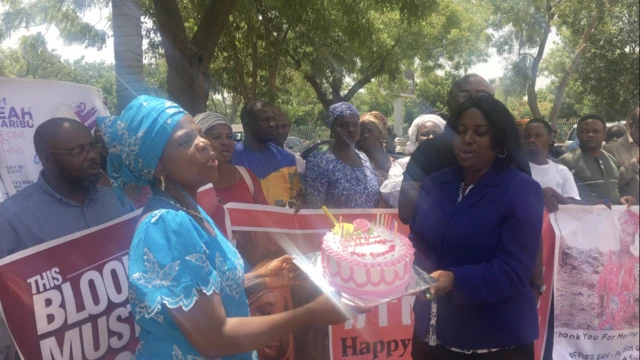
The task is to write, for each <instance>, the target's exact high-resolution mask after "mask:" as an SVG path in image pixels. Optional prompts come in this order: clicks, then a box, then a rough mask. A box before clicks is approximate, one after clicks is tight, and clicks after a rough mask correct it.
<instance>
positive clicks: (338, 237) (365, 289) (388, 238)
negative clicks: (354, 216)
mask: <svg viewBox="0 0 640 360" xmlns="http://www.w3.org/2000/svg"><path fill="white" fill-rule="evenodd" d="M376 224H379V221H377V222H376ZM414 252H415V251H414V249H413V245H412V244H411V242H410V241H409V239H407V237H405V236H403V235H401V234H397V230H396V231H392V230H390V229H388V228H387V227H385V226H384V222H383V224H381V225H374V224H370V223H369V222H368V221H367V220H363V219H359V220H356V221H355V222H354V223H353V224H338V225H336V227H335V228H334V229H333V230H332V231H331V232H328V233H327V234H326V235H325V236H324V239H323V241H322V249H321V254H322V255H321V256H322V266H323V270H324V274H325V276H326V278H327V280H328V281H329V283H330V284H331V286H332V287H334V288H335V289H337V290H339V291H341V292H343V293H347V294H350V295H354V296H372V297H394V296H401V295H403V294H404V292H405V291H406V287H407V284H408V283H409V281H410V280H411V279H412V277H413V258H414Z"/></svg>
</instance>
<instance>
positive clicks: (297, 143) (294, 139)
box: [284, 136, 304, 150]
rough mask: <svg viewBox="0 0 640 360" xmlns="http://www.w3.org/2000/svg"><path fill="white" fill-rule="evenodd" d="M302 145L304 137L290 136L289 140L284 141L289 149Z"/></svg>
mask: <svg viewBox="0 0 640 360" xmlns="http://www.w3.org/2000/svg"><path fill="white" fill-rule="evenodd" d="M302 145H304V141H302V139H300V138H297V137H295V136H289V137H288V138H287V140H286V141H285V142H284V147H285V148H287V149H289V150H293V149H295V148H297V147H300V146H302Z"/></svg>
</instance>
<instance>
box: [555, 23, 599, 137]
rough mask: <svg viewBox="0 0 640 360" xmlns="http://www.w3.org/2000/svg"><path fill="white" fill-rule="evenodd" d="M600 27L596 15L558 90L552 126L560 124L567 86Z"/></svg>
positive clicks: (583, 36)
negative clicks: (592, 37)
mask: <svg viewBox="0 0 640 360" xmlns="http://www.w3.org/2000/svg"><path fill="white" fill-rule="evenodd" d="M597 25H598V14H596V15H594V16H593V18H592V19H591V21H590V22H589V25H588V26H587V28H586V29H585V30H584V33H583V34H582V38H581V39H580V44H578V47H577V48H576V51H575V53H574V54H573V57H572V58H571V62H570V63H569V67H567V70H566V71H565V73H564V75H563V76H562V79H561V80H560V84H559V85H558V89H557V90H556V97H555V99H554V100H553V107H552V108H551V114H550V115H549V122H551V123H552V124H556V125H557V123H558V113H559V112H560V106H561V105H562V101H563V100H564V93H565V92H566V91H567V86H569V81H570V80H571V74H572V73H573V71H574V70H575V69H576V67H577V66H578V63H579V62H580V59H581V58H582V54H584V50H585V49H586V47H587V44H588V42H589V39H590V38H591V35H593V33H594V31H595V29H596V26H597Z"/></svg>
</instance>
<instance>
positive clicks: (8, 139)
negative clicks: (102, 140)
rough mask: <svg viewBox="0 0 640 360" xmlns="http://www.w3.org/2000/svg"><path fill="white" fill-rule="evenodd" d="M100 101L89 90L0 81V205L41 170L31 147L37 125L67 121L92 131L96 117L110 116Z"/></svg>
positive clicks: (99, 96) (39, 82)
mask: <svg viewBox="0 0 640 360" xmlns="http://www.w3.org/2000/svg"><path fill="white" fill-rule="evenodd" d="M52 94H55V95H56V96H51V95H52ZM102 100H103V97H102V93H101V92H100V89H98V88H95V87H92V86H87V85H80V84H74V83H68V82H63V81H51V80H34V79H17V78H4V77H0V158H1V159H0V160H1V161H0V164H3V165H4V170H3V171H0V181H1V182H2V183H3V184H2V185H1V186H0V201H1V200H2V199H3V198H6V197H7V196H9V194H12V193H13V192H14V190H15V191H20V189H22V188H24V187H25V186H27V185H30V184H32V183H34V182H35V181H36V180H37V179H38V174H39V173H40V169H41V166H40V160H39V159H38V157H37V156H36V152H35V149H34V147H33V134H34V132H35V130H36V127H38V125H40V124H41V123H42V122H44V121H46V120H48V119H50V118H54V117H66V118H70V119H75V120H78V121H81V122H82V123H83V124H85V125H87V127H88V128H89V129H90V130H93V128H94V127H95V125H96V117H97V116H102V115H109V111H108V110H107V107H106V106H105V105H104V103H103V101H102Z"/></svg>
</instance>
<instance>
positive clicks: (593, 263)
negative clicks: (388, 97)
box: [556, 210, 638, 330]
mask: <svg viewBox="0 0 640 360" xmlns="http://www.w3.org/2000/svg"><path fill="white" fill-rule="evenodd" d="M637 216H638V215H637V214H636V213H634V212H633V211H631V210H626V211H623V212H621V213H620V215H619V216H617V221H618V231H617V236H616V235H615V234H612V236H611V237H610V238H608V239H599V241H594V243H593V244H591V245H592V246H590V247H588V248H587V247H584V246H581V245H582V244H575V243H574V242H573V241H572V240H573V239H572V237H568V238H563V239H562V240H563V241H562V242H563V244H564V246H563V247H562V248H561V252H560V254H559V260H558V263H559V267H558V271H559V273H560V275H561V276H559V278H558V298H557V300H556V304H557V305H556V306H557V307H558V308H559V310H560V311H559V312H558V314H559V315H560V316H559V320H560V321H559V323H557V324H556V327H563V328H568V329H575V330H578V329H582V330H627V329H635V328H637V327H638V230H637V229H638V225H637V221H638V220H637ZM634 217H635V220H634ZM634 221H635V225H634ZM634 226H635V227H634ZM583 242H584V240H583ZM585 290H586V291H585Z"/></svg>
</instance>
